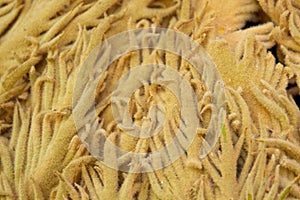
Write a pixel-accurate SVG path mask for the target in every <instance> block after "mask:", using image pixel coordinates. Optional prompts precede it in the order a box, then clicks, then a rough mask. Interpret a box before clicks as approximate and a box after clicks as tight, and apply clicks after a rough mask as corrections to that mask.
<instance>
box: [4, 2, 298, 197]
mask: <svg viewBox="0 0 300 200" xmlns="http://www.w3.org/2000/svg"><path fill="white" fill-rule="evenodd" d="M248 22H252V23H255V24H257V25H255V26H253V27H247V26H246V25H247V23H248ZM140 27H164V28H171V29H174V30H176V31H179V32H182V33H185V34H187V35H188V36H190V37H191V38H192V39H194V40H195V41H197V42H198V43H199V44H201V45H202V46H203V47H204V48H205V49H206V50H207V51H208V53H209V54H210V56H211V57H212V59H213V61H214V62H215V63H216V65H217V68H218V70H219V73H220V74H221V76H222V79H223V81H224V83H225V87H226V102H227V104H226V106H227V107H226V108H227V116H226V121H225V125H224V127H223V129H222V133H221V137H220V140H219V142H218V143H217V146H216V147H215V149H214V150H213V152H212V153H210V154H209V155H208V156H207V157H206V158H204V159H200V158H199V150H200V148H201V145H202V142H203V138H204V137H205V134H206V130H207V127H208V125H209V122H210V117H211V111H212V107H213V106H212V104H211V99H212V97H211V94H210V93H209V92H208V91H207V90H206V86H205V84H203V82H202V81H201V79H200V78H199V76H197V74H195V73H194V70H193V69H192V66H190V65H189V64H188V63H187V62H186V61H184V60H183V59H181V58H179V57H177V56H176V55H173V54H171V53H168V52H161V51H150V50H142V52H131V53H130V54H128V55H124V56H122V57H121V58H119V59H118V60H116V61H115V62H113V63H112V64H111V66H110V67H109V69H108V70H107V71H106V72H105V73H104V75H103V78H101V80H100V82H99V87H98V88H97V96H96V102H95V104H96V105H95V106H96V110H97V114H98V116H99V121H100V124H101V128H100V130H95V131H94V132H95V135H94V136H93V137H95V138H97V134H104V135H105V136H106V137H107V138H108V139H109V140H110V141H111V142H113V143H115V144H116V145H118V146H120V147H121V148H123V149H125V150H127V151H133V152H149V151H155V150H157V149H161V148H163V147H164V145H165V144H167V143H168V142H169V141H170V140H172V138H173V137H174V134H175V133H176V130H177V129H178V121H180V115H179V114H178V113H179V112H180V110H179V108H178V102H177V101H176V98H175V96H174V95H172V93H171V92H170V91H168V90H165V89H163V88H161V87H159V86H157V85H148V86H147V85H145V86H144V87H142V88H140V89H139V90H137V91H136V92H135V93H134V94H133V95H132V99H131V107H130V114H131V115H132V118H133V119H134V120H135V122H136V123H137V124H138V123H141V120H142V119H143V118H144V117H146V116H147V114H148V110H149V106H150V105H152V104H153V103H155V104H158V105H163V106H165V110H166V119H168V121H167V123H165V126H164V127H163V129H162V131H161V132H160V134H159V135H157V136H155V137H153V138H152V139H147V140H146V139H137V138H131V137H128V136H127V135H126V134H124V133H122V131H121V130H120V129H119V128H118V127H117V126H116V123H115V122H114V120H113V116H112V113H111V112H110V109H109V108H110V106H111V102H110V99H109V98H107V97H109V96H110V93H111V91H112V90H113V88H114V86H115V85H116V83H117V82H118V79H119V78H120V77H121V76H122V75H123V74H124V73H126V72H127V71H128V70H129V69H131V68H132V67H134V66H136V65H139V64H145V63H156V64H160V63H162V64H166V65H168V66H170V67H172V68H173V69H176V70H178V72H179V73H180V74H181V75H182V76H183V77H184V78H185V79H186V80H187V81H188V82H189V83H191V85H192V87H193V89H194V91H195V93H196V96H197V100H198V110H199V113H200V116H199V118H200V121H199V124H200V125H201V127H199V130H198V132H197V136H196V137H195V139H194V141H193V143H192V145H191V146H190V147H189V148H188V149H187V151H186V154H184V155H182V157H180V158H179V159H178V160H176V161H175V162H174V163H173V164H172V165H170V166H167V167H165V168H163V169H160V170H157V171H154V172H149V173H141V174H135V173H125V172H121V171H117V170H115V169H111V168H109V167H108V166H105V165H104V164H103V163H101V162H99V161H97V160H96V159H95V158H94V157H93V156H91V155H90V154H89V152H88V151H87V149H86V146H85V145H84V144H83V143H82V142H81V140H80V139H79V137H78V135H77V133H78V130H77V129H76V127H75V124H74V120H73V113H72V112H73V110H72V97H73V89H74V85H75V81H76V78H77V74H78V71H79V70H80V69H81V67H84V65H83V63H84V61H85V59H86V58H87V56H88V55H89V53H90V52H91V51H92V50H93V49H94V48H95V47H96V46H97V45H98V44H101V42H102V41H103V40H104V39H106V38H108V37H110V36H112V35H114V34H116V33H120V32H122V31H126V30H130V29H134V28H140ZM271 48H273V49H275V48H277V49H276V52H274V51H271V50H270V49H271ZM0 55H1V56H0V199H1V200H2V199H11V200H13V199H39V200H40V199H122V200H123V199H145V200H146V199H300V181H299V179H300V129H299V128H300V112H299V108H298V107H297V105H296V103H295V101H294V99H293V96H292V95H291V94H293V95H294V96H297V95H299V85H300V3H299V1H297V0H239V1H237V0H221V1H220V0H212V1H210V0H199V1H197V0H178V1H173V0H160V1H158V0H86V1H84V0H66V1H61V0H52V1H48V0H34V1H27V0H26V1H20V0H3V1H0ZM291 80H296V83H297V84H298V86H297V85H296V84H295V86H294V88H293V92H292V93H290V92H287V87H288V84H289V82H291ZM165 102H169V104H166V103H165ZM76 106H77V107H76V109H77V110H79V111H80V112H82V114H83V115H84V114H86V113H88V111H89V109H90V107H88V106H89V105H86V104H85V99H84V98H82V99H80V101H79V103H78V104H77V105H76ZM173 116H175V117H173ZM94 128H95V127H94V125H93V124H86V125H85V127H82V129H81V130H80V131H81V132H83V133H84V131H85V130H86V129H88V130H89V131H90V130H93V129H94ZM90 140H91V141H93V140H94V141H97V139H94V138H90ZM94 145H95V146H94V148H96V149H97V148H103V149H104V157H107V158H109V159H112V160H113V158H114V152H111V151H110V149H106V148H105V146H102V147H99V144H94ZM127 164H128V163H127ZM132 167H136V168H138V167H140V166H139V165H137V166H132Z"/></svg>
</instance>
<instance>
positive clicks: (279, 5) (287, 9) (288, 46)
mask: <svg viewBox="0 0 300 200" xmlns="http://www.w3.org/2000/svg"><path fill="white" fill-rule="evenodd" d="M259 3H260V5H261V6H262V8H263V10H264V11H265V12H266V13H267V14H268V16H269V17H270V18H271V20H272V21H273V22H274V24H276V27H275V29H274V30H273V31H272V36H273V38H274V39H275V40H276V42H277V43H278V44H279V47H280V49H279V53H278V54H279V55H278V56H279V58H281V59H282V61H283V62H284V63H285V64H286V65H287V66H289V67H290V68H291V69H293V71H294V73H295V75H296V79H297V84H298V86H299V85H300V78H299V77H300V59H299V55H300V53H299V52H300V31H299V30H300V4H299V1H297V0H291V1H289V0H278V1H274V0H259Z"/></svg>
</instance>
